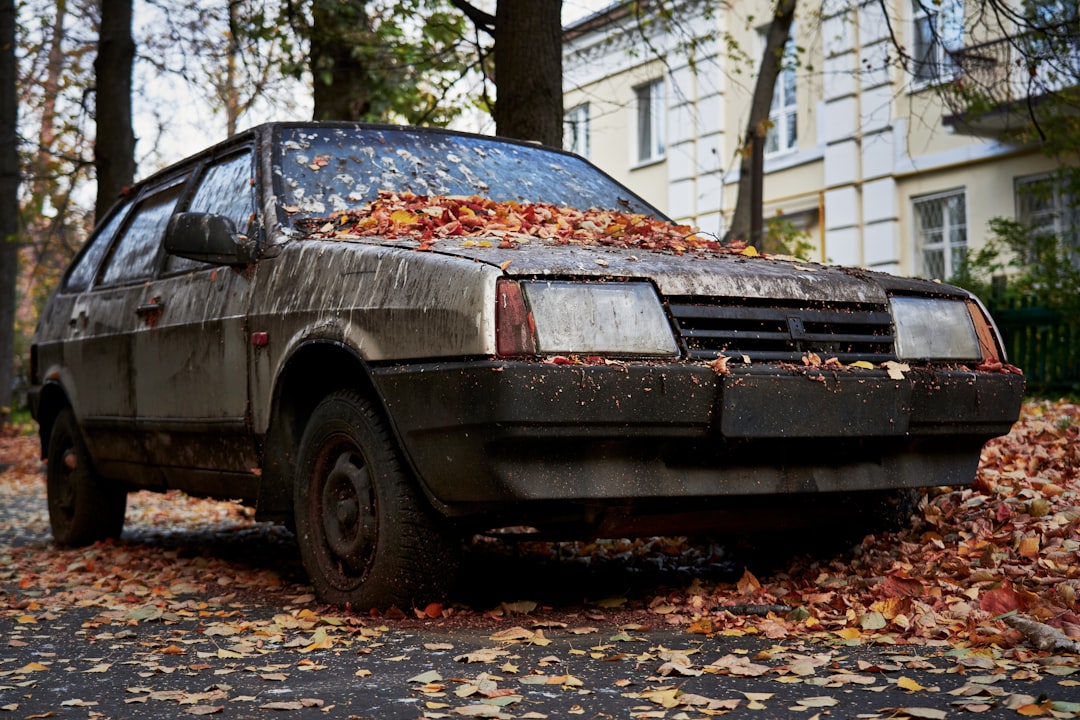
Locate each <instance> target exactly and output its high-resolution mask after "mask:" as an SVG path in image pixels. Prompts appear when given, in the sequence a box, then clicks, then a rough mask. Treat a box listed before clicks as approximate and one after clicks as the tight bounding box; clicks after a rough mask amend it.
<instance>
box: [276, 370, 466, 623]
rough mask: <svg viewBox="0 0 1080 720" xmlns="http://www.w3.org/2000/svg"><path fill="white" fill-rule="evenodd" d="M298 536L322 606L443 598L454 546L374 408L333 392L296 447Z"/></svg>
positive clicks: (387, 604) (415, 602)
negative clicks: (298, 449) (403, 463)
mask: <svg viewBox="0 0 1080 720" xmlns="http://www.w3.org/2000/svg"><path fill="white" fill-rule="evenodd" d="M294 512H295V517H296V536H297V540H298V542H299V544H300V555H301V558H302V559H303V562H304V568H305V569H306V570H307V573H308V576H309V577H310V579H311V582H312V584H313V585H314V586H315V593H316V595H317V596H318V597H319V599H320V600H321V601H323V602H326V603H331V604H334V605H348V606H351V607H352V608H354V609H357V610H366V609H370V608H387V607H390V606H392V605H397V606H404V607H409V606H410V604H412V605H413V606H415V605H418V604H420V603H426V602H428V601H431V600H436V599H439V598H440V597H441V596H442V595H443V594H444V593H445V591H446V589H447V587H448V586H449V583H450V582H451V580H452V579H453V576H454V570H455V569H456V562H455V561H456V557H457V550H458V548H457V540H456V538H455V537H454V536H453V534H452V533H451V532H449V528H448V527H447V525H446V521H445V520H444V519H443V518H441V517H439V516H437V515H436V513H435V512H434V511H433V509H432V508H431V506H430V504H429V503H428V502H427V499H426V498H424V497H423V495H422V494H421V493H420V491H419V489H418V488H417V486H416V483H415V482H414V481H413V479H412V478H411V477H410V476H409V474H408V472H407V471H406V470H405V469H404V468H403V466H402V462H401V460H400V459H399V456H398V452H397V448H396V445H395V443H394V441H393V439H392V438H391V436H390V433H389V431H388V430H387V428H386V425H385V423H384V422H383V421H382V419H381V417H380V416H379V414H378V412H377V411H376V410H375V408H374V407H373V406H372V404H371V403H370V402H369V401H368V400H366V399H365V398H363V397H362V396H361V395H359V394H358V393H356V392H354V391H351V390H343V391H338V392H335V393H332V394H330V395H328V396H327V397H326V398H324V399H323V400H322V402H320V403H319V405H318V406H317V407H316V408H315V411H314V412H313V413H312V414H311V419H310V420H309V421H308V425H307V428H306V429H305V430H304V435H303V438H302V439H301V442H300V453H299V458H298V460H297V477H296V483H295V496H294Z"/></svg>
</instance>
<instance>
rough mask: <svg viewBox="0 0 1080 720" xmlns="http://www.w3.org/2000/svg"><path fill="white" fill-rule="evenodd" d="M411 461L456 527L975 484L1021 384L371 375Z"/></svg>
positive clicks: (550, 368) (653, 372)
mask: <svg viewBox="0 0 1080 720" xmlns="http://www.w3.org/2000/svg"><path fill="white" fill-rule="evenodd" d="M375 381H376V384H377V386H378V388H379V390H380V394H381V396H382V397H383V399H384V401H385V403H386V406H387V410H388V413H389V415H390V418H391V420H392V423H393V425H394V428H395V430H396V432H397V434H398V436H399V438H400V441H401V444H402V447H403V449H404V450H405V453H406V455H407V457H408V459H409V461H410V462H411V464H412V466H413V468H414V469H415V470H416V472H417V475H418V477H419V478H420V479H421V481H422V483H423V484H424V486H425V488H426V490H427V491H428V493H429V494H430V495H431V496H432V498H433V499H434V500H436V501H437V502H439V503H440V504H441V505H442V506H443V508H444V510H445V511H447V512H450V513H468V512H478V511H482V510H485V509H491V507H493V506H495V507H497V506H506V505H507V504H508V503H514V502H518V501H548V500H561V501H583V502H590V501H601V502H604V501H617V500H625V499H638V500H640V499H648V498H657V499H660V498H707V497H722V496H740V495H741V496H746V495H768V494H777V493H784V494H789V493H805V492H835V491H847V490H877V489H888V488H899V487H917V486H930V485H954V484H965V483H970V482H971V481H972V480H973V478H974V475H975V471H976V468H977V465H978V461H979V453H980V450H981V448H982V445H983V444H984V443H985V442H986V441H987V440H989V439H990V438H993V437H996V436H999V435H1003V434H1005V433H1007V432H1008V431H1009V428H1010V427H1011V426H1012V423H1013V422H1014V421H1015V420H1016V418H1017V417H1018V415H1019V410H1020V403H1021V397H1022V393H1023V387H1024V381H1023V378H1022V377H1019V376H1016V375H1006V374H987V373H977V372H970V371H960V370H941V369H937V370H930V369H912V370H911V371H909V372H907V373H905V377H904V379H902V380H895V379H892V378H890V377H889V376H888V375H887V374H886V373H885V372H884V371H879V370H842V371H837V372H829V371H820V370H796V369H791V368H787V367H783V366H778V365H771V364H759V365H752V366H749V367H745V368H740V369H736V370H732V372H731V373H730V374H723V375H721V374H717V373H715V372H714V371H713V370H712V369H710V368H708V367H706V366H704V365H700V364H684V363H633V364H626V365H623V364H618V365H552V364H543V363H535V362H472V363H447V364H430V365H420V366H396V367H386V368H381V369H379V370H377V371H376V375H375Z"/></svg>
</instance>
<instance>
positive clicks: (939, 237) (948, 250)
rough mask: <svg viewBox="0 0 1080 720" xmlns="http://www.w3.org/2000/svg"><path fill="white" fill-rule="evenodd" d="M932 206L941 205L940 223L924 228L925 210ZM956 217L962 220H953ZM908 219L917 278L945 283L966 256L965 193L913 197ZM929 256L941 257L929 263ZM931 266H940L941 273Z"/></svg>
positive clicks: (956, 191)
mask: <svg viewBox="0 0 1080 720" xmlns="http://www.w3.org/2000/svg"><path fill="white" fill-rule="evenodd" d="M957 200H959V201H960V203H962V208H961V210H962V212H961V213H958V212H957V209H956V208H955V202H956V201H957ZM934 204H938V205H940V213H941V222H940V225H938V226H927V225H925V224H924V219H925V217H926V211H928V210H929V209H930V208H931V206H932V205H934ZM924 208H925V210H924ZM958 214H960V215H962V217H956V215H958ZM911 217H912V228H913V230H914V234H915V243H914V245H915V251H916V253H917V254H918V255H917V258H916V259H917V263H918V275H919V276H920V277H924V278H927V279H929V280H948V279H949V278H951V277H952V276H953V275H955V274H956V273H957V271H958V270H960V264H961V263H962V262H963V260H964V258H966V257H967V251H968V233H967V229H968V219H967V190H966V189H965V188H958V189H955V190H947V191H944V192H939V193H934V194H933V195H922V196H919V197H914V198H912V199H911ZM930 253H933V254H934V255H940V259H935V260H934V261H933V262H931V261H930V260H929V259H928V255H929V254H930ZM934 265H940V272H938V268H936V267H933V266H934Z"/></svg>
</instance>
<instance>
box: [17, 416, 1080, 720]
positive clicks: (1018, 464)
mask: <svg viewBox="0 0 1080 720" xmlns="http://www.w3.org/2000/svg"><path fill="white" fill-rule="evenodd" d="M1078 435H1080V408H1078V407H1077V406H1076V405H1073V404H1069V403H1065V402H1057V403H1029V404H1027V405H1026V406H1025V408H1024V413H1023V417H1022V419H1021V421H1020V422H1019V423H1018V424H1017V426H1016V427H1015V428H1014V430H1013V432H1012V433H1011V434H1010V435H1009V436H1007V437H1006V438H1002V439H1000V440H997V441H994V442H992V443H990V444H989V445H988V446H987V448H986V449H985V450H984V452H983V458H982V463H981V466H980V469H979V474H978V478H977V481H976V483H975V485H974V486H972V487H967V488H963V489H954V490H941V491H933V492H930V493H928V494H927V495H926V496H925V497H924V498H923V500H922V502H921V504H920V506H919V509H918V512H917V517H916V520H915V522H914V523H913V526H912V527H911V528H910V529H908V530H905V531H903V532H900V533H882V534H880V535H876V536H869V537H867V538H866V539H865V540H864V541H863V543H862V544H861V546H859V547H858V548H856V549H855V550H854V551H853V552H849V553H845V554H842V555H838V556H836V557H834V558H831V559H826V560H821V559H818V560H813V559H810V558H803V559H799V560H796V562H794V563H793V564H792V565H791V566H790V567H789V568H788V569H787V571H786V572H784V573H779V574H774V575H771V576H765V575H764V574H761V576H760V577H755V576H754V575H753V574H751V573H750V572H749V571H743V570H742V568H741V567H739V568H735V569H734V571H733V568H732V567H731V563H730V558H729V556H727V554H726V552H725V549H724V548H721V547H716V546H709V545H700V544H692V543H690V542H688V541H686V540H683V539H679V538H650V539H643V540H634V541H629V540H618V541H602V542H597V543H560V544H545V543H528V544H524V545H521V546H518V547H516V548H513V549H511V550H509V551H506V552H494V551H492V549H491V548H490V547H489V546H488V545H487V544H480V545H478V546H477V547H476V548H475V551H474V553H473V555H472V560H471V562H470V563H469V565H468V571H467V573H466V575H465V576H463V580H462V588H461V589H460V590H459V592H458V593H457V595H456V596H455V597H454V598H452V600H451V602H448V603H446V604H444V605H432V606H429V607H425V608H402V609H400V610H399V609H394V610H391V611H389V612H386V613H383V614H381V615H356V614H350V613H346V612H343V611H340V610H337V609H334V608H327V607H325V606H320V605H318V604H317V603H316V602H315V601H314V598H313V597H312V595H311V594H310V588H309V587H308V586H307V585H306V584H305V580H304V577H303V575H302V571H301V570H300V566H299V563H298V560H297V553H296V550H295V547H294V543H293V539H292V536H291V535H290V534H289V533H288V532H287V531H286V530H284V529H281V528H276V527H270V526H265V525H260V524H257V523H254V522H253V521H252V519H251V517H250V514H249V513H248V512H247V511H245V510H244V509H242V508H239V507H237V506H235V505H232V504H229V503H219V502H210V501H204V500H196V499H192V498H188V497H185V496H179V495H168V496H160V495H153V494H148V493H137V494H134V495H132V496H131V499H130V501H129V508H128V515H127V525H126V529H125V534H124V537H123V539H122V540H121V541H120V542H116V543H103V544H99V545H95V546H93V547H90V548H82V549H58V548H56V547H54V546H53V545H52V544H51V543H50V541H49V536H48V522H47V515H46V509H45V501H44V482H43V479H42V473H41V463H40V461H39V460H38V458H37V443H36V439H34V438H30V437H25V436H13V437H5V438H2V439H0V464H2V465H3V466H5V469H4V471H3V472H2V474H0V647H3V648H4V652H3V653H0V711H3V710H8V711H12V712H16V713H18V712H20V711H23V712H24V714H25V711H26V710H27V709H28V708H34V707H40V706H35V705H33V702H32V700H34V699H38V700H39V699H40V698H41V697H42V695H43V693H45V692H46V689H47V688H55V687H58V686H56V683H55V679H56V678H58V677H60V676H59V675H58V673H70V672H76V671H78V672H80V673H88V674H89V677H96V676H97V674H101V675H102V676H105V677H108V678H112V681H111V682H112V683H113V684H114V685H115V684H116V683H120V684H121V685H122V687H123V692H122V693H120V697H121V698H123V699H121V700H117V701H116V702H118V703H122V704H121V707H123V706H124V705H123V704H127V705H130V706H131V708H132V712H131V713H128V714H129V715H131V716H137V715H138V713H137V712H135V710H136V709H137V708H143V707H145V708H148V709H150V708H154V707H159V708H161V709H160V710H159V712H161V713H168V712H170V711H169V710H167V709H164V708H167V707H176V708H179V709H178V710H176V712H178V713H190V714H217V713H221V712H226V711H227V710H228V708H229V707H230V703H240V704H245V706H246V707H248V708H249V709H253V710H258V709H260V708H262V709H264V710H269V709H277V710H282V711H285V710H301V711H304V712H308V711H312V712H314V711H316V710H318V709H321V710H328V708H329V706H331V705H333V704H334V703H335V702H339V703H343V702H344V700H343V699H342V698H340V697H339V698H337V699H336V700H335V698H334V691H333V689H324V692H323V693H322V695H321V696H314V695H305V696H300V695H295V696H294V695H281V696H276V695H274V694H273V693H272V692H271V691H266V692H261V693H255V694H251V693H248V692H247V691H243V692H241V691H239V690H236V689H235V687H234V686H233V685H231V684H230V682H231V681H233V680H236V679H237V678H240V677H246V678H249V679H250V678H254V680H255V681H257V682H259V683H263V684H266V685H267V686H273V685H274V684H275V683H286V682H291V681H295V680H296V678H298V677H299V678H304V677H313V676H311V675H309V674H308V673H311V672H315V671H318V670H320V669H325V668H326V667H327V665H329V664H331V663H332V662H334V661H335V660H340V659H342V658H345V659H348V658H352V660H350V661H349V662H352V663H355V664H356V667H357V668H358V669H356V670H355V678H356V679H355V682H356V683H362V682H364V681H365V680H367V681H370V682H371V687H372V692H375V691H376V689H378V690H380V691H387V692H391V691H392V692H397V693H398V694H400V695H401V696H402V697H403V698H405V699H406V700H408V701H409V703H410V704H409V706H408V707H409V713H411V715H395V716H401V717H409V716H411V717H418V716H420V715H423V716H426V717H445V716H461V715H465V716H474V717H547V716H551V717H556V716H559V715H561V714H565V713H569V714H585V713H586V712H589V714H590V715H593V714H595V713H593V712H591V711H590V710H589V708H590V702H591V699H590V696H591V695H593V694H599V695H603V694H604V693H607V694H611V693H615V695H616V696H617V697H618V698H619V701H620V702H623V703H625V704H626V705H625V706H626V708H627V710H626V714H627V715H629V716H633V717H665V718H671V719H672V720H678V719H679V718H699V717H707V716H715V715H722V714H726V713H729V712H736V711H743V710H748V709H754V708H759V707H760V708H766V709H769V710H771V711H772V712H773V713H774V714H775V713H781V714H784V712H785V711H786V710H800V711H803V712H805V717H812V716H814V715H820V716H825V715H828V714H832V715H834V716H854V715H855V714H856V713H855V711H854V710H853V709H852V706H851V705H850V704H845V703H850V698H847V697H844V695H843V693H850V692H856V693H857V696H858V697H860V698H862V701H863V704H862V705H859V706H858V707H859V708H865V707H867V705H866V702H865V699H866V697H871V696H872V699H873V700H876V702H872V703H870V705H869V707H870V708H871V710H870V711H869V712H865V711H861V710H860V713H859V714H860V715H861V716H865V717H897V716H908V717H946V716H949V717H952V716H954V715H956V714H959V713H964V714H966V713H969V712H974V713H979V712H991V713H992V714H994V715H995V716H1003V715H1004V716H1012V715H1020V716H1028V717H1034V716H1046V717H1050V716H1055V717H1077V716H1080V705H1078V704H1077V703H1076V702H1075V698H1080V677H1078V676H1077V675H1076V673H1077V671H1078V668H1080V646H1077V644H1076V641H1077V640H1078V639H1080V618H1078V617H1077V612H1078V610H1080V607H1078V605H1077V601H1076V596H1077V591H1078V590H1080V477H1078V468H1080V438H1078ZM514 568H518V569H519V570H520V573H521V575H520V576H515V575H514V572H515V571H514ZM530 579H531V581H530ZM57 628H65V630H63V632H64V633H68V636H66V638H65V639H63V640H62V641H57V640H56V638H55V634H56V633H57V632H60V631H59V630H57ZM416 633H420V634H422V635H423V637H425V638H430V637H432V636H433V635H434V636H436V637H438V638H440V639H439V640H438V641H429V642H424V643H421V644H419V645H417V647H415V648H407V649H403V648H404V645H402V643H405V642H407V641H406V640H405V639H404V638H409V637H416V635H415V634H416ZM440 633H441V634H440ZM650 633H652V634H654V636H655V634H657V633H663V634H664V637H667V638H670V637H672V633H674V636H675V637H677V638H683V639H684V640H683V641H680V643H679V645H678V646H677V647H675V648H673V647H671V643H669V644H668V646H667V647H664V646H662V645H658V644H656V643H654V642H650V640H649V638H650ZM455 638H456V639H455ZM466 638H467V640H466ZM50 639H51V640H50ZM444 641H445V642H444ZM732 647H736V648H739V649H737V650H730V649H727V648H732ZM525 649H528V650H529V653H530V654H526V652H525ZM871 650H873V653H871V654H867V653H868V652H869V651H871ZM76 656H77V658H78V659H77V660H73V659H72V658H73V657H76ZM368 656H370V657H371V658H372V659H374V658H376V657H377V658H379V659H380V661H381V662H383V663H395V662H399V663H407V664H408V665H409V666H410V672H409V673H408V680H407V681H403V682H402V683H401V686H400V687H397V688H396V689H394V688H391V687H390V686H388V684H387V682H386V681H385V679H383V680H380V678H379V677H378V674H377V673H378V670H371V669H369V668H366V667H365V666H364V664H363V662H362V661H363V659H364V658H365V657H368ZM588 663H592V664H591V665H589V664H588ZM411 668H415V669H416V672H415V673H412V672H411ZM582 668H586V669H582ZM587 668H595V677H593V676H591V675H590V673H591V672H592V671H590V670H587ZM614 668H618V669H619V672H620V673H621V675H619V677H617V678H615V677H614V676H612V675H611V673H612V671H613V669H614ZM927 672H928V673H931V677H934V678H940V682H938V681H936V680H935V682H930V681H928V680H927V679H926V675H925V673H927ZM373 673H376V674H375V676H374V677H372V674H373ZM605 673H607V675H605ZM919 673H923V674H921V675H920V674H919ZM350 674H352V673H351V670H350ZM50 678H52V680H50ZM118 678H122V679H118ZM601 678H607V679H606V680H601ZM1074 678H1075V679H1074ZM182 679H184V680H183V682H182ZM725 683H726V684H725ZM238 684H239V683H237V685H238ZM782 686H783V687H787V688H790V687H791V686H798V688H799V689H800V693H799V695H798V697H797V698H796V699H794V700H787V701H785V703H786V704H782V705H777V702H778V700H777V699H775V698H774V697H773V696H774V694H775V695H776V696H777V697H780V696H781V695H783V694H784V693H786V692H788V690H785V689H783V687H782ZM1028 686H1030V687H1032V688H1039V690H1038V691H1037V692H1035V691H1032V692H1028V691H1027V690H1026V689H1025V688H1026V687H1028ZM50 691H51V690H50ZM862 691H866V692H865V693H864V692H862ZM56 692H59V690H57V691H56ZM118 692H119V691H118ZM867 693H869V695H868V694H867ZM874 693H880V695H874ZM556 697H557V699H558V700H559V701H561V702H563V705H565V707H563V708H562V710H561V711H559V712H552V711H550V710H548V709H547V708H546V706H545V703H549V701H550V702H551V703H554V702H555V701H554V700H551V698H556ZM784 697H787V695H784ZM545 698H547V699H545ZM931 700H933V701H932V702H931ZM63 702H67V703H68V704H66V705H63V708H66V709H67V710H69V711H71V710H78V711H80V713H83V714H80V715H78V716H80V717H86V714H85V712H89V714H90V717H95V716H97V715H95V713H96V712H97V711H96V710H95V709H94V705H93V703H94V702H95V700H94V699H93V698H91V697H89V696H86V697H69V698H65V699H64V700H62V701H59V703H58V704H60V703H63ZM84 706H86V707H87V710H86V711H82V710H80V709H81V708H83V707H84ZM946 708H947V710H946ZM60 709H61V708H60V707H58V708H57V710H60ZM946 713H947V714H946ZM21 716H22V715H20V717H21ZM41 716H43V717H44V716H47V715H41ZM67 716H75V715H67ZM106 716H108V715H106ZM387 716H389V715H387Z"/></svg>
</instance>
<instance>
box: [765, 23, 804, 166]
mask: <svg viewBox="0 0 1080 720" xmlns="http://www.w3.org/2000/svg"><path fill="white" fill-rule="evenodd" d="M798 96H799V92H798V84H797V81H796V77H795V38H793V37H789V38H788V39H787V43H785V44H784V56H783V58H782V59H781V61H780V72H779V73H777V75H776V85H775V86H774V87H773V97H772V105H770V107H769V130H768V132H767V133H766V135H765V156H766V157H772V156H775V155H784V154H786V153H789V152H794V151H795V150H797V149H798V147H799V97H798Z"/></svg>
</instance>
